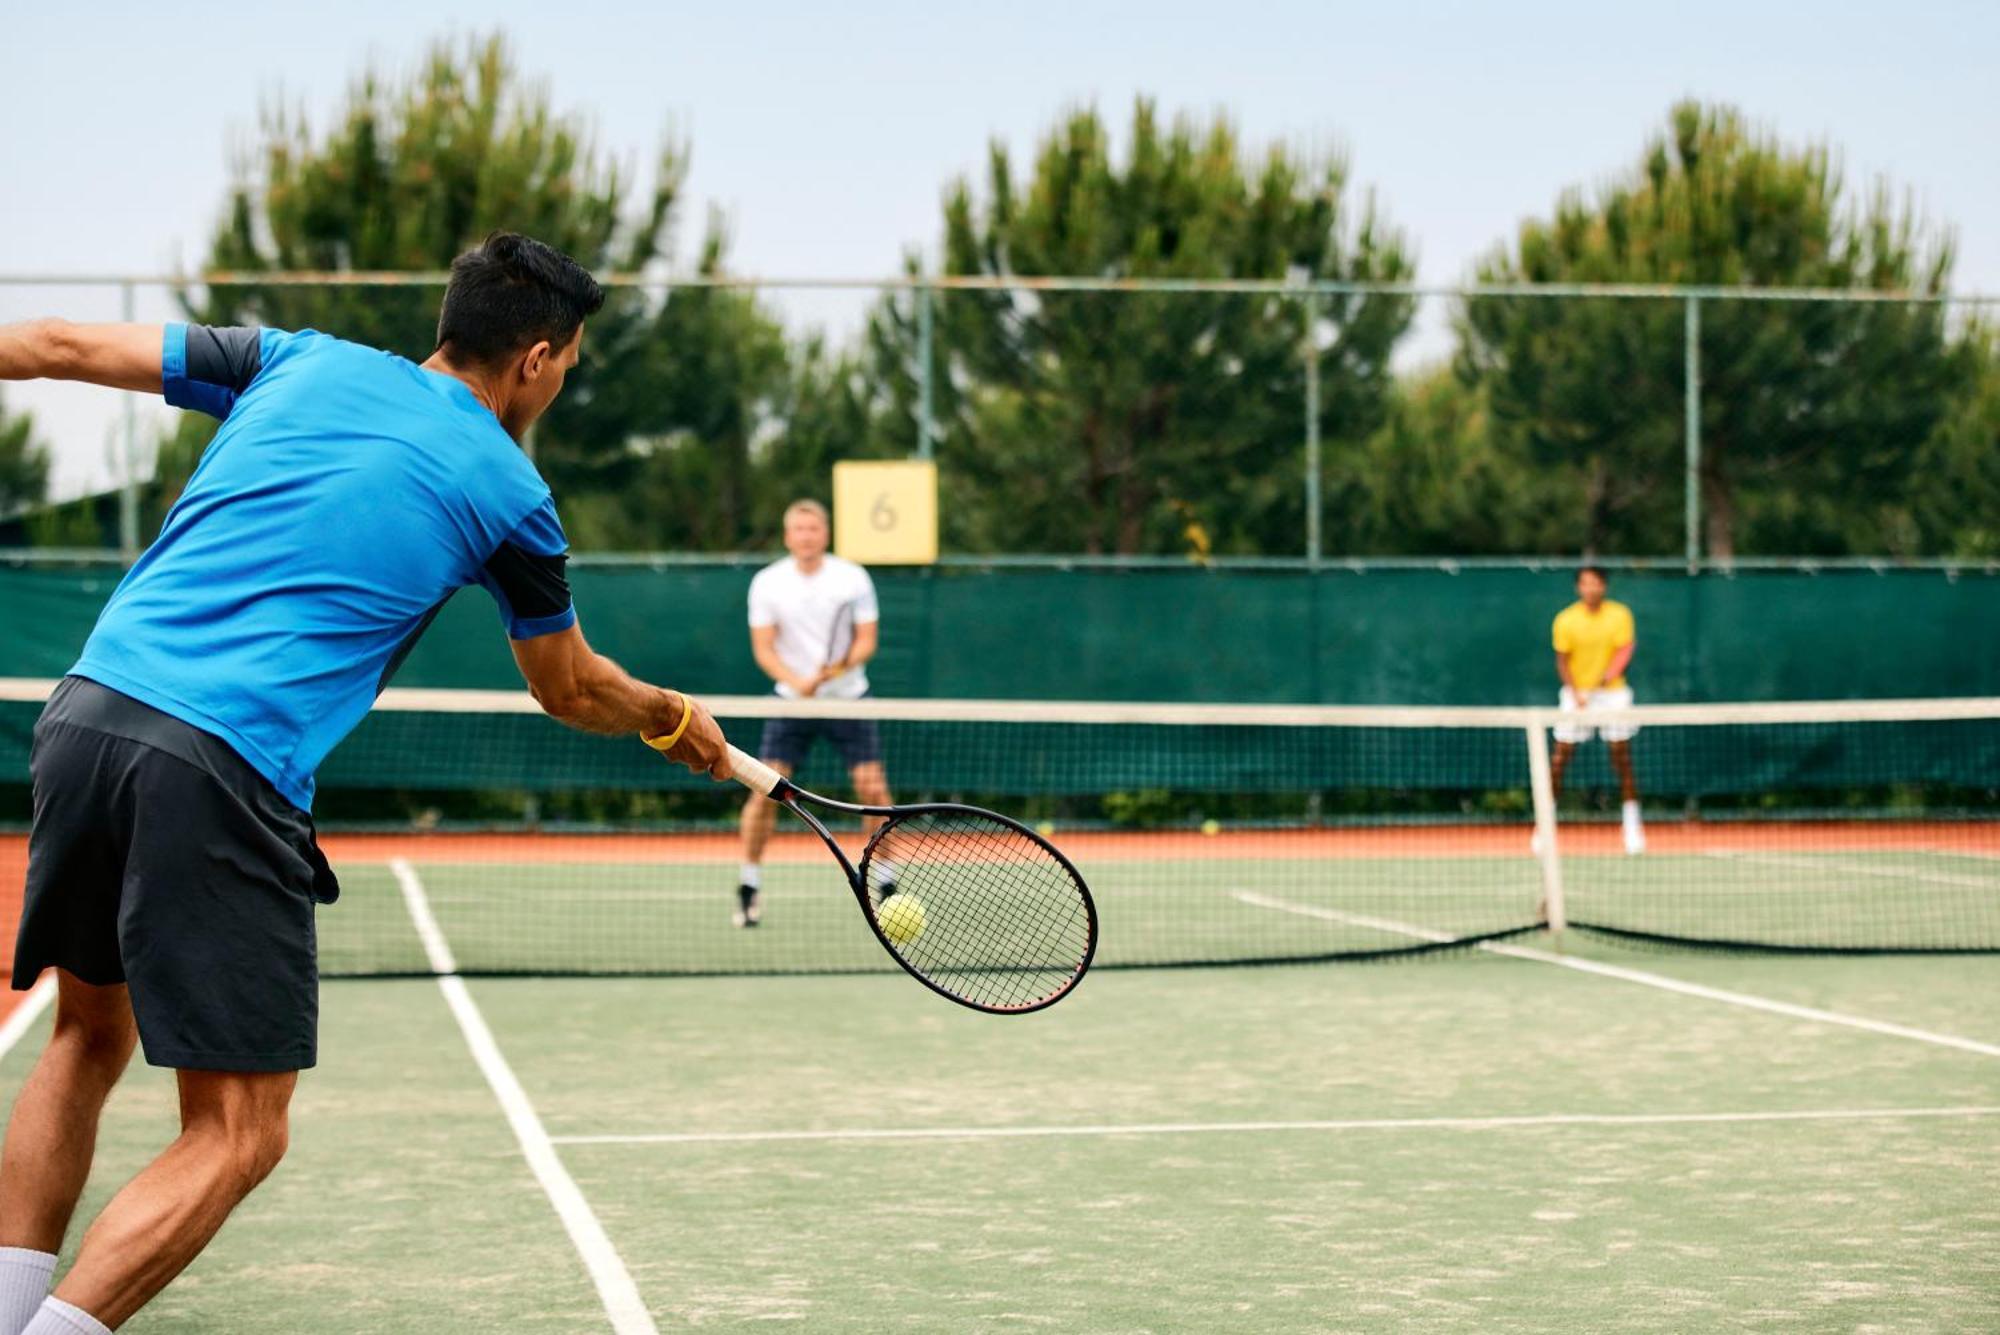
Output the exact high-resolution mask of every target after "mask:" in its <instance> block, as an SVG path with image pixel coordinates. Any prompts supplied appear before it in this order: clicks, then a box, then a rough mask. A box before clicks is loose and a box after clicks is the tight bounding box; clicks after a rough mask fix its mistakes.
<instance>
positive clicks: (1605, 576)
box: [1576, 566, 1611, 584]
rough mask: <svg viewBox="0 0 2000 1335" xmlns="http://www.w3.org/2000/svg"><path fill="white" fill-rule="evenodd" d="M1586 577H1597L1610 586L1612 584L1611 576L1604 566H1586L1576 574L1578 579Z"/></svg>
mask: <svg viewBox="0 0 2000 1335" xmlns="http://www.w3.org/2000/svg"><path fill="white" fill-rule="evenodd" d="M1585 575H1595V576H1597V577H1598V578H1599V579H1600V580H1603V581H1604V582H1605V583H1606V584H1609V583H1610V582H1611V576H1610V574H1609V573H1608V572H1607V571H1606V570H1605V569H1604V567H1603V566H1585V567H1583V569H1581V570H1579V571H1577V572H1576V577H1577V578H1578V579H1582V578H1583V577H1584V576H1585Z"/></svg>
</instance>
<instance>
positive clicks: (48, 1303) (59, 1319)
mask: <svg viewBox="0 0 2000 1335" xmlns="http://www.w3.org/2000/svg"><path fill="white" fill-rule="evenodd" d="M21 1335H111V1327H109V1326H107V1325H105V1324H104V1323H103V1322H102V1321H99V1320H98V1319H97V1318H96V1317H94V1316H92V1315H91V1314H90V1313H88V1312H86V1311H84V1310H83V1309H82V1308H81V1307H73V1306H71V1305H70V1304H68V1303H66V1302H64V1301H63V1300H62V1299H60V1298H54V1297H51V1298H47V1299H44V1300H43V1302H42V1308H41V1310H40V1311H39V1312H36V1313H35V1319H34V1320H33V1321H30V1322H29V1323H28V1326H27V1329H26V1330H23V1331H22V1332H21Z"/></svg>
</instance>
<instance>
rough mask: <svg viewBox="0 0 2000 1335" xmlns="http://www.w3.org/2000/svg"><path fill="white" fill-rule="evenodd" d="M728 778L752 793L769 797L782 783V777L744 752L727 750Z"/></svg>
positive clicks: (733, 748) (734, 749) (731, 748)
mask: <svg viewBox="0 0 2000 1335" xmlns="http://www.w3.org/2000/svg"><path fill="white" fill-rule="evenodd" d="M729 777H730V778H732V779H734V780H736V782H738V783H740V784H742V785H743V786H744V787H745V788H748V789H749V790H750V791H751V792H753V793H762V794H764V796H766V797H769V796H770V795H771V792H772V790H773V789H775V788H776V787H777V786H778V785H779V784H781V783H783V782H784V781H785V780H784V776H783V775H781V774H779V773H778V771H776V770H774V769H772V768H771V767H770V766H769V765H766V764H765V763H764V762H763V761H761V760H759V759H757V758H756V757H755V756H753V755H751V754H749V753H748V752H746V751H739V750H738V749H736V748H735V747H733V746H732V747H730V748H729Z"/></svg>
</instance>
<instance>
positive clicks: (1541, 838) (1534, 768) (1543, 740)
mask: <svg viewBox="0 0 2000 1335" xmlns="http://www.w3.org/2000/svg"><path fill="white" fill-rule="evenodd" d="M1527 734H1528V791H1529V793H1530V794H1531V795H1532V796H1533V798H1534V803H1535V857H1536V860H1537V861H1539V862H1540V863H1541V864H1542V921H1543V922H1544V923H1545V924H1547V926H1548V929H1549V935H1550V936H1551V937H1553V938H1554V939H1555V941H1556V944H1557V945H1561V943H1562V934H1563V931H1564V930H1565V929H1566V928H1567V927H1568V926H1569V915H1568V913H1567V912H1566V911H1565V909H1564V906H1563V882H1562V859H1561V857H1560V856H1558V853H1557V849H1556V786H1555V780H1554V778H1553V777H1552V776H1551V774H1550V771H1549V730H1548V726H1547V724H1546V723H1545V722H1544V721H1543V720H1542V719H1539V718H1537V719H1536V720H1535V721H1534V722H1533V723H1530V724H1529V725H1528V727H1527Z"/></svg>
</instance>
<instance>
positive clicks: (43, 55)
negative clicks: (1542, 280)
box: [0, 0, 2000, 495]
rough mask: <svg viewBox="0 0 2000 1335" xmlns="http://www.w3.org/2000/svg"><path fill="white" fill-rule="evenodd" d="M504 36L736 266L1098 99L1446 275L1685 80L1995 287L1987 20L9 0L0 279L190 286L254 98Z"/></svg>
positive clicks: (30, 299) (313, 89) (805, 263)
mask: <svg viewBox="0 0 2000 1335" xmlns="http://www.w3.org/2000/svg"><path fill="white" fill-rule="evenodd" d="M309 13H310V14H311V15H312V16H310V17H309V16H308V15H309ZM335 14H337V15H338V17H337V19H336V18H332V17H320V16H321V15H326V16H331V15H335ZM495 28H498V29H502V30H504V31H505V32H507V33H508V34H509V35H510V36H511V37H512V38H513V40H514V44H515V52H516V55H517V58H518V59H519V61H520V63H521V65H522V66H523V68H524V69H525V70H527V71H528V72H530V73H532V74H535V75H538V76H540V77H543V78H545V79H546V80H547V82H548V85H549V88H550V90H551V92H552V94H553V96H554V99H555V102H556V104H557V105H558V106H560V107H564V108H575V109H579V110H582V111H584V112H586V113H587V114H588V115H589V116H590V117H591V118H592V120H593V121H594V123H595V125H596V127H597V132H598V135H599V139H600V142H601V143H602V145H603V146H604V147H605V148H607V149H608V150H610V151H612V152H614V153H616V154H617V155H618V156H619V157H620V158H621V159H623V160H625V161H626V162H628V163H630V164H631V165H633V166H634V167H638V168H643V167H644V166H645V165H646V164H648V163H649V162H650V161H651V158H652V156H653V153H654V150H655V148H656V146H657V145H658V143H659V141H660V137H661V134H662V132H663V131H665V130H666V129H667V128H668V127H670V126H671V127H673V128H674V129H675V130H677V131H679V132H682V133H685V134H686V135H687V136H688V137H689V138H690V139H691V141H692V144H693V150H694V166H693V171H692V174H691V177H690V182H689V184H690V190H691V198H692V201H693V203H694V205H695V208H694V210H693V211H692V212H691V213H690V214H689V216H688V227H687V228H686V230H687V231H689V232H693V231H697V230H698V229H699V226H700V221H701V213H702V210H703V209H705V208H706V206H707V205H708V204H711V203H713V204H715V205H717V206H719V207H721V208H722V209H723V210H724V211H725V212H726V214H727V216H728V218H729V221H730V227H731V233H732V236H733V238H734V244H733V249H732V254H733V260H732V265H731V267H732V268H733V269H735V270H736V271H738V272H744V273H759V274H785V275H841V276H848V275H852V276H862V275H877V274H885V273H890V272H893V271H894V270H895V268H896V267H897V263H898V257H899V256H900V255H901V253H902V252H903V250H904V249H905V248H906V247H908V246H911V245H913V244H923V245H929V244H931V243H933V242H934V241H935V239H936V235H937V231H938V214H939V207H938V205H939V197H940V192H941V190H942V187H943V185H944V183H945V182H946V181H947V180H949V179H950V178H951V177H952V176H954V175H955V174H958V173H961V172H965V171H977V170H978V169H979V167H980V164H981V162H982V159H983V154H984V149H985V145H986V142H987V140H988V139H989V138H990V137H993V136H999V137H1001V138H1004V139H1006V140H1007V141H1009V142H1010V143H1012V144H1014V145H1016V146H1018V147H1019V148H1020V149H1021V150H1022V151H1023V152H1024V153H1025V150H1026V149H1027V148H1028V147H1029V146H1030V145H1031V144H1032V142H1033V140H1034V138H1035V136H1036V135H1037V134H1038V133H1039V132H1041V131H1043V130H1045V129H1046V128H1047V127H1048V126H1049V125H1050V123H1051V122H1052V121H1053V120H1054V119H1055V118H1056V116H1057V115H1058V113H1059V112H1060V111H1061V110H1062V109H1063V108H1065V107H1066V106H1070V105H1074V104H1077V103H1085V102H1095V103H1097V104H1098V105H1099V106H1100V107H1101V108H1102V109H1103V110H1104V111H1105V112H1106V113H1107V114H1108V115H1109V117H1110V119H1111V120H1112V121H1113V122H1114V123H1118V122H1121V121H1122V120H1123V119H1124V118H1125V116H1126V114H1127V112H1128V110H1129V106H1130V103H1131V101H1132V98H1133V97H1134V95H1135V94H1137V93H1140V92H1146V93H1150V94H1152V95H1154V96H1156V97H1157V98H1158V99H1159V100H1160V102H1161V104H1162V106H1163V107H1165V108H1168V109H1187V110H1193V111H1199V112H1204V113H1205V112H1210V111H1215V110H1224V111H1227V112H1228V113H1229V114H1230V115H1231V116H1232V117H1234V118H1235V120H1236V121H1237V123H1238V125H1239V126H1240V127H1241V129H1242V131H1243V133H1244V135H1245V136H1246V138H1248V139H1249V140H1251V141H1253V142H1264V141H1269V140H1274V139H1277V140H1284V141H1287V142H1290V143H1293V144H1297V145H1302V146H1305V147H1309V148H1324V147H1339V148H1341V149H1344V150H1345V151H1346V153H1347V154H1348V156H1349V159H1350V162H1351V164H1352V170H1353V176H1354V179H1355V180H1356V182H1358V183H1360V184H1361V185H1364V186H1366V187H1371V188H1373V189H1374V190H1375V191H1376V192H1377V195H1378V198H1379V200H1380V202H1381V204H1382V206H1383V208H1384V209H1385V210H1386V212H1387V213H1388V215H1389V216H1390V217H1391V218H1392V219H1394V220H1395V221H1396V222H1397V223H1399V224H1401V225H1402V226H1403V227H1404V228H1406V229H1407V230H1408V231H1409V232H1410V233H1411V235H1412V236H1413V238H1414V240H1415V242H1416V245H1417V249H1418V253H1419V257H1420V265H1421V276H1422V277H1423V278H1425V279H1427V280H1431V281H1438V282H1448V281H1452V280H1456V279H1460V278H1464V277H1466V276H1467V275H1468V273H1469V269H1470V266H1471V264H1472V263H1473V261H1474V259H1475V258H1476V257H1477V256H1478V255H1480V254H1481V253H1482V252H1484V251H1486V250H1487V249H1488V248H1490V247H1491V246H1493V245H1494V244H1495V243H1496V242H1497V241H1499V240H1501V239H1503V238H1505V237H1506V236H1508V235H1509V234H1510V233H1511V231H1512V229H1513V228H1514V227H1515V226H1516V224H1517V223H1518V222H1519V221H1520V220H1521V219H1522V218H1523V217H1525V216H1527V215H1530V214H1536V213H1543V212H1546V211H1547V210H1548V209H1549V207H1550V206H1551V204H1552V203H1553V201H1554V199H1555V197H1556V195H1557V193H1558V192H1559V191H1560V190H1562V189H1563V188H1564V187H1565V186H1569V185H1589V184H1591V183H1593V182H1595V181H1598V180H1601V179H1603V178H1604V177H1605V176H1606V175H1608V174H1610V173H1612V172H1614V171H1617V170H1619V169H1622V168H1624V167H1626V166H1627V165H1628V164H1630V163H1631V162H1633V161H1634V160H1635V159H1636V157H1637V154H1638V152H1639V149H1640V146H1641V144H1642V143H1643V141H1644V139H1645V137H1646V136H1647V135H1648V134H1649V133H1650V132H1652V131H1653V130H1655V129H1656V128H1657V127H1659V126H1660V125H1661V124H1662V123H1663V120H1664V117H1665V113H1666V110H1667V108H1668V106H1669V105H1670V104H1671V103H1672V102H1673V101H1674V100H1675V99H1676V98H1678V97H1681V96H1684V95H1690V94H1691V95H1694V96H1698V97H1702V98H1708V99H1724V100H1728V101H1732V102H1734V103H1736V104H1737V105H1739V106H1741V107H1742V108H1743V109H1744V110H1745V111H1746V112H1748V113H1749V114H1750V115H1751V116H1752V117H1753V118H1754V119H1755V120H1757V121H1758V122H1760V123H1761V124H1763V125H1765V126H1768V127H1770V128H1772V129H1775V130H1776V131H1777V132H1778V133H1779V134H1780V135H1782V136H1783V137H1784V138H1786V139H1787V140H1791V141H1804V140H1819V139H1823V140H1827V141H1830V142H1831V143H1833V144H1834V145H1836V146H1837V147H1838V148H1839V149H1840V150H1841V151H1842V154H1843V161H1844V163H1845V165H1846V168H1847V172H1848V176H1849V179H1850V180H1851V181H1853V182H1855V183H1857V184H1865V183H1867V182H1869V181H1871V180H1873V179H1874V178H1876V177H1878V176H1882V177H1886V178H1888V179H1889V180H1890V181H1891V182H1892V183H1894V184H1895V185H1897V186H1898V187H1900V188H1906V189H1908V190H1909V191H1911V192H1912V193H1913V195H1914V197H1915V199H1916V201H1917V202H1918V204H1919V206H1920V207H1921V208H1922V209H1923V210H1924V211H1925V212H1926V213H1928V214H1929V215H1930V216H1932V217H1933V218H1937V219H1940V220H1943V221H1947V222H1949V223H1951V224H1952V225H1953V226H1954V228H1955V229H1956V233H1957V238H1958V249H1959V263H1958V267H1957V271H1956V275H1957V276H1956V279H1955V282H1954V284H1953V286H1954V288H1955V289H1956V290H1958V291H1961V292H1966V291H1984V292H1993V291H2000V171H1996V167H2000V150H1996V144H2000V138H1997V137H1996V130H2000V114H1996V113H2000V81H1996V77H1995V73H1994V68H1993V59H1994V57H1995V55H1996V54H2000V4H1995V3H1992V0H1986V2H1985V3H1960V2H1957V0H1915V2H1913V3H1902V4H1897V5H1888V4H1884V3H1881V2H1880V0H1875V2H1874V3H1849V2H1847V0H1820V2H1819V3H1810V4H1808V3H1760V2H1759V0H1734V3H1710V2H1708V0H1702V2H1699V3H1681V4H1657V3H1656V4H1650V5H1623V4H1606V3H1603V0H1596V2H1595V3H1569V2H1563V3H1557V2H1556V0H1511V2H1510V3H1451V4H1443V3H1405V4H1394V3H1385V2H1384V0H1373V3H1368V4H1349V3H1344V2H1343V3H1317V4H1315V3H1301V2H1297V0H1293V2H1289V3H1286V2H1280V0H1231V2H1230V3H1213V2H1211V3H1208V4H1187V3H1179V2H1178V0H1148V2H1146V3H1116V4H1113V3H1093V0H1062V2H1058V3H1049V2H1048V0H1008V2H1007V3H989V4H985V5H978V6H973V5H964V4H951V3H940V2H939V0H930V2H929V3H922V4H919V3H910V2H908V0H852V2H851V3H848V4H827V3H816V4H808V3H756V2H755V0H740V2H738V3H732V4H719V3H714V2H713V0H710V3H705V4H701V5H688V4H682V3H593V2H592V0H567V2H566V3H555V2H554V0H538V2H537V3H533V4H529V3H520V2H519V0H489V2H488V3H486V4H482V5H464V4H456V3H447V4H426V3H423V2H422V0H401V2H400V3H387V2H385V0H347V2H346V3H343V4H341V5H339V6H337V7H335V6H303V5H282V4H280V5H264V6H253V5H246V4H243V3H241V0H237V2H236V3H231V4H218V3H210V2H209V0H182V3H178V4H175V5H171V6H165V5H160V4H158V3H157V0H155V2H153V3H148V4H144V5H139V4H130V3H125V0H105V2H104V3H99V4H93V5H76V6H55V5H46V4H34V5H30V4H28V3H26V0H0V33H4V36H0V112H4V122H0V123H4V124H5V125H6V127H7V129H6V131H5V132H4V133H3V134H0V271H5V272H8V273H57V272H65V273H73V272H93V273H95V272H106V271H111V272H123V271H160V270H164V269H168V268H171V267H173V266H174V265H176V264H177V263H181V262H185V263H187V264H190V265H192V264H194V263H195V262H197V261H198V259H199V257H200V256H201V254H202V253H203V250H204V247H205V242H206V239H207V236H208V233H209V231H210V230H211V228H212V227H213V225H214V223H215V221H216V217H217V211H218V209H219V207H220V204H221V201H222V199H223V195H224V190H225V188H226V186H227V184H228V181H229V179H230V169H231V165H232V162H234V161H238V160H240V159H241V158H242V157H243V156H244V154H245V152H246V150H247V148H248V146H249V145H250V144H251V143H253V142H254V137H253V133H252V132H253V130H254V126H255V120H256V113H257V109H258V106H259V104H260V102H261V101H264V100H268V99H270V98H272V97H275V96H283V97H284V98H286V99H288V100H290V101H292V102H294V103H297V104H301V105H303V106H304V107H306V108H307V109H308V111H309V112H311V113H314V114H315V115H316V117H317V119H318V121H319V122H320V123H324V121H325V119H326V117H327V114H328V112H329V111H330V110H331V109H332V108H333V107H334V106H336V105H337V104H338V102H339V100H340V98H341V95H342V94H343V93H344V91H345V90H346V88H347V86H348V84H349V83H350V81H351V80H352V79H353V78H354V76H355V75H356V74H357V72H358V71H359V70H361V69H362V68H363V67H364V66H365V65H366V64H367V63H368V62H369V61H370V60H371V59H372V60H374V61H375V62H376V64H377V66H378V68H382V69H385V70H389V71H393V72H396V73H401V72H403V71H405V70H407V69H408V68H409V67H410V66H411V64H412V63H413V62H414V60H415V59H416V57H417V55H418V54H419V53H420V52H421V50H422V49H423V47H424V45H425V43H426V42H427V41H428V40H429V39H430V38H432V37H434V36H437V35H440V34H449V33H460V34H464V33H471V32H485V31H489V30H492V29H495ZM692 240H693V237H692V236H689V237H687V238H686V241H687V242H688V243H689V244H691V243H692ZM781 304H782V306H783V309H784V310H785V312H786V314H787V316H788V317H789V318H791V319H793V320H796V321H800V322H821V323H828V324H831V325H833V326H834V327H835V328H841V327H844V326H846V325H849V324H851V323H852V319H853V315H852V311H853V303H852V302H848V303H846V304H844V305H843V304H842V303H841V302H840V301H839V300H837V299H836V300H828V299H826V298H820V299H818V300H806V299H803V298H794V299H786V300H783V301H782V302H781ZM41 311H52V312H54V313H60V314H65V315H71V316H73V317H77V318H110V317H112V316H114V315H115V314H116V305H115V300H114V299H113V298H112V297H110V296H109V295H107V294H105V293H103V292H88V291H82V290H77V289H67V288H56V289H50V288H42V289H35V290H26V291H24V290H21V289H8V288H0V319H13V318H20V317H22V316H25V315H29V314H34V313H38V312H41ZM166 313H167V312H166V309H165V307H164V306H162V305H160V304H158V303H157V302H153V303H150V304H149V305H148V306H146V307H143V308H142V310H141V314H142V316H147V317H151V318H160V317H162V316H164V315H165V314H166ZM9 402H10V403H14V404H17V405H25V406H28V407H31V408H33V409H34V410H35V411H36V413H37V415H38V417H40V419H41V420H42V421H43V423H44V426H45V428H46V431H45V434H46V435H47V436H48V437H49V438H50V439H51V440H52V442H53V443H54V444H55V445H56V448H57V452H58V457H59V471H58V477H57V490H58V493H59V494H65V495H66V494H72V493H75V492H77V491H80V490H83V489H85V488H87V487H89V486H91V485H93V484H95V485H102V484H104V483H106V482H107V481H109V479H110V477H111V476H112V472H111V464H110V462H109V461H108V458H107V450H108V444H107V442H108V439H109V436H110V432H111V424H112V422H113V421H114V419H115V416H116V412H117V408H116V405H115V401H114V400H113V399H112V398H110V397H109V396H107V395H106V394H105V393H104V392H102V391H86V390H78V389H73V388H72V389H62V390H50V389H41V390H35V391H27V390H23V389H20V388H13V389H11V391H10V393H9ZM148 411H152V410H150V409H149V410H148Z"/></svg>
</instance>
